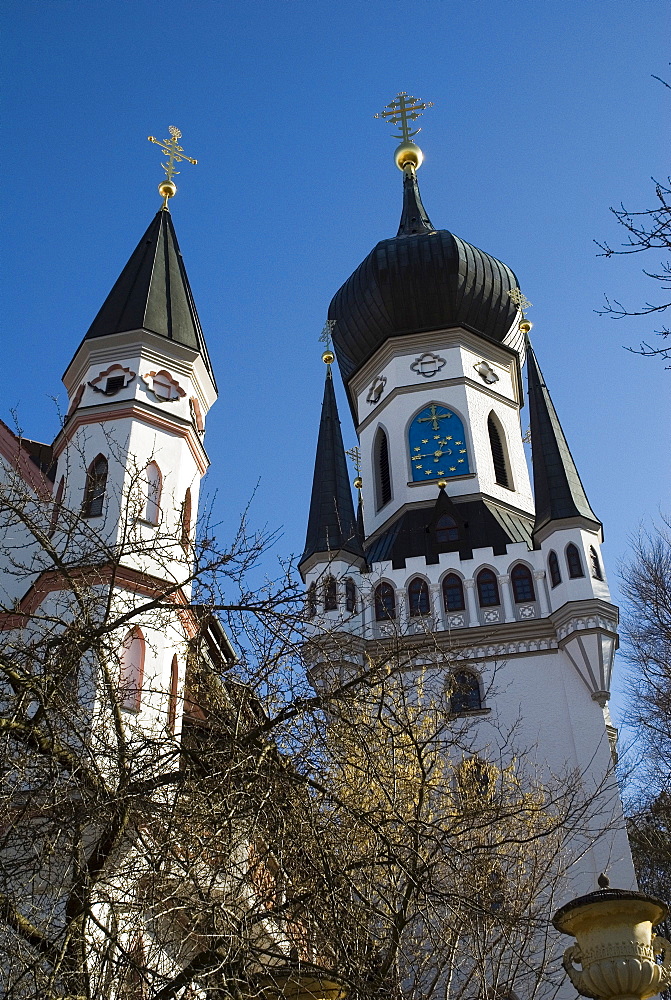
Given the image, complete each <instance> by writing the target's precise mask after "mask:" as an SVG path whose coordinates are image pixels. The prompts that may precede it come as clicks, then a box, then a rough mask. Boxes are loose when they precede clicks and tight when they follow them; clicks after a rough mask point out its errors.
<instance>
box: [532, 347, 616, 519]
mask: <svg viewBox="0 0 671 1000" xmlns="http://www.w3.org/2000/svg"><path fill="white" fill-rule="evenodd" d="M527 364H528V368H527V378H528V383H529V423H530V429H531V457H532V461H533V469H534V498H535V502H536V520H535V523H534V533H536V532H538V531H539V530H540V529H541V528H543V527H544V526H545V525H546V524H548V523H549V522H550V521H562V520H565V519H566V518H574V517H582V518H585V519H586V520H588V521H590V522H591V525H592V526H594V527H601V522H600V521H599V519H598V518H597V516H596V514H595V513H594V511H593V510H592V508H591V507H590V504H589V500H588V499H587V495H586V494H585V490H584V487H583V485H582V483H581V481H580V476H579V475H578V470H577V469H576V466H575V462H574V461H573V458H572V456H571V452H570V451H569V446H568V444H567V441H566V438H565V437H564V432H563V431H562V429H561V424H560V423H559V417H558V416H557V411H556V410H555V408H554V406H553V404H552V400H551V399H550V393H549V392H548V388H547V386H546V384H545V380H544V378H543V373H542V372H541V370H540V368H539V365H538V361H537V360H536V355H535V354H534V352H533V349H532V347H531V344H529V343H528V342H527Z"/></svg>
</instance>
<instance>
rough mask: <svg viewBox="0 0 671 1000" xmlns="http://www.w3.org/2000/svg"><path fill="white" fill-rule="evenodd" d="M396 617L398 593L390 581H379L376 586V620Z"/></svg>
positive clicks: (380, 620)
mask: <svg viewBox="0 0 671 1000" xmlns="http://www.w3.org/2000/svg"><path fill="white" fill-rule="evenodd" d="M395 617H396V595H395V594H394V588H393V587H392V586H391V584H390V583H378V585H377V587H376V588H375V620H376V621H378V622H384V621H389V620H390V619H391V618H395Z"/></svg>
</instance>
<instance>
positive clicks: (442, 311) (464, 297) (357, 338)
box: [328, 171, 518, 383]
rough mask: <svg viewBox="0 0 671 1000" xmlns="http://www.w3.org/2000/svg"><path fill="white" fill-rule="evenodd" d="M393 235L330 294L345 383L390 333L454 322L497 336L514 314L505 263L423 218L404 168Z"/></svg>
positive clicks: (411, 176)
mask: <svg viewBox="0 0 671 1000" xmlns="http://www.w3.org/2000/svg"><path fill="white" fill-rule="evenodd" d="M404 173H405V176H404V179H403V211H402V214H401V223H400V226H399V230H398V234H397V235H396V236H395V237H394V238H393V239H388V240H382V241H381V242H380V243H378V244H377V246H376V247H374V248H373V250H371V252H370V253H369V254H368V256H367V257H366V259H365V260H364V261H363V262H362V263H361V264H360V265H359V267H358V268H357V269H356V271H355V272H354V273H353V274H352V275H351V276H350V277H349V278H348V279H347V281H346V282H345V284H344V285H343V286H342V287H341V288H340V290H339V291H338V292H336V294H335V295H334V297H333V299H332V301H331V305H330V307H329V313H328V317H329V319H330V320H335V326H334V328H333V345H334V348H335V352H336V356H337V358H338V365H339V367H340V371H341V374H342V376H343V379H344V380H345V382H346V383H347V382H349V380H350V379H351V378H352V376H353V375H354V374H355V373H356V372H357V371H358V370H359V369H360V368H361V366H362V365H363V364H365V362H366V361H367V360H368V358H370V357H371V355H373V354H374V353H375V351H376V350H377V349H378V348H379V347H381V346H382V344H383V343H384V342H385V341H386V340H387V339H388V338H390V337H401V336H404V335H405V334H413V333H422V332H424V331H429V330H440V329H445V328H446V327H453V326H461V327H464V328H465V329H467V330H472V331H473V332H474V333H477V334H480V335H482V336H484V337H487V338H489V339H491V340H495V341H498V342H501V341H503V340H504V338H505V337H506V334H507V333H508V332H509V330H510V328H511V326H512V324H513V321H514V320H515V317H516V315H517V306H516V305H515V303H514V302H513V301H512V300H511V298H510V296H509V294H508V292H509V291H511V290H512V289H514V288H517V287H518V282H517V278H516V277H515V275H514V274H513V272H512V271H511V270H510V268H509V267H507V265H506V264H503V263H501V261H499V260H496V258H495V257H490V255H489V254H487V253H485V252H484V251H483V250H478V248H477V247H474V246H471V245H470V243H466V242H465V241H464V240H461V239H459V237H458V236H454V235H453V234H452V233H450V232H448V231H447V230H446V229H438V230H435V229H434V228H433V226H432V224H431V222H430V220H429V217H428V215H427V213H426V210H425V208H424V206H423V204H422V199H421V197H420V194H419V188H418V186H417V177H416V175H415V173H414V171H405V172H404Z"/></svg>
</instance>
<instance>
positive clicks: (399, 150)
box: [394, 140, 424, 170]
mask: <svg viewBox="0 0 671 1000" xmlns="http://www.w3.org/2000/svg"><path fill="white" fill-rule="evenodd" d="M423 159H424V153H423V152H422V151H421V149H420V148H419V146H418V145H417V144H416V143H414V142H410V140H408V141H407V142H402V143H401V145H400V146H397V147H396V151H395V153H394V160H395V161H396V166H397V167H398V169H399V170H404V169H405V168H406V167H414V168H415V170H417V169H418V168H419V167H421V165H422V161H423Z"/></svg>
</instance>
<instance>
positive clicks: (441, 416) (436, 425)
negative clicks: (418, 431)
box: [417, 403, 452, 431]
mask: <svg viewBox="0 0 671 1000" xmlns="http://www.w3.org/2000/svg"><path fill="white" fill-rule="evenodd" d="M429 413H430V414H431V416H430V417H420V418H419V420H418V421H417V423H418V424H427V423H428V422H429V421H431V422H432V426H433V429H434V431H437V430H440V424H439V423H438V421H439V420H446V419H447V418H448V417H451V416H452V414H451V413H438V412H437V411H436V404H435V403H432V404H431V406H430V407H429Z"/></svg>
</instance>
